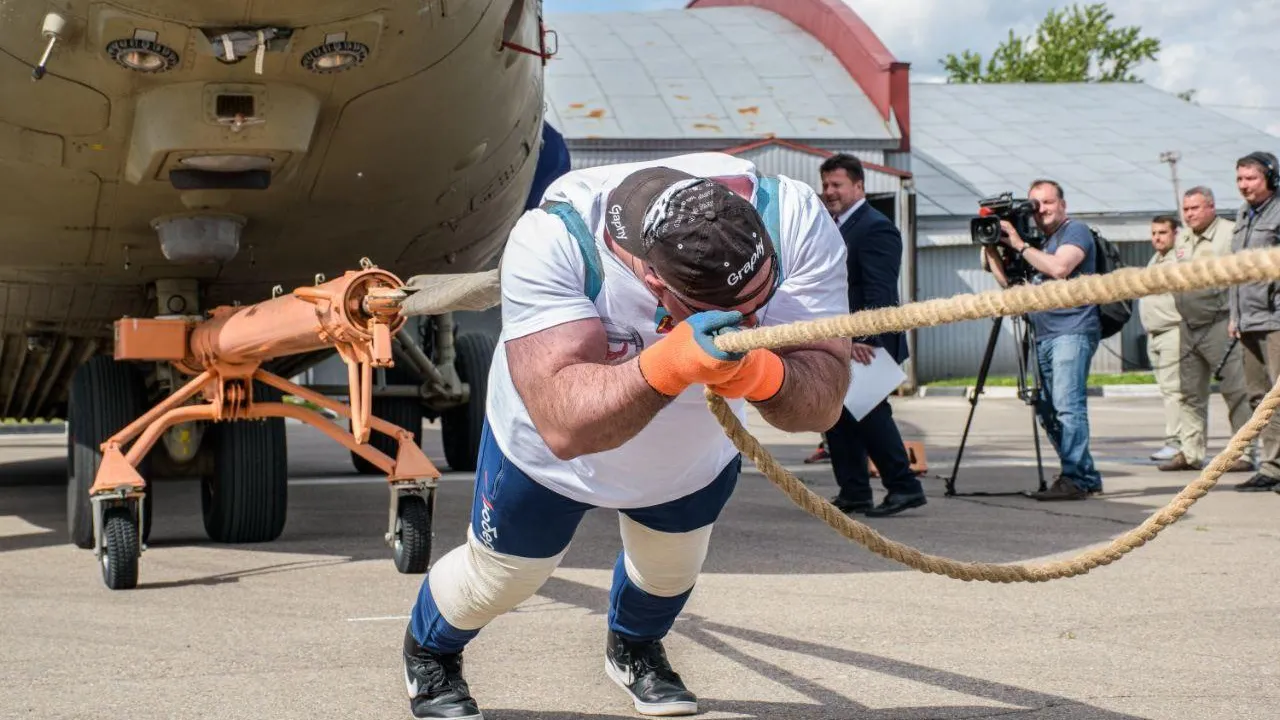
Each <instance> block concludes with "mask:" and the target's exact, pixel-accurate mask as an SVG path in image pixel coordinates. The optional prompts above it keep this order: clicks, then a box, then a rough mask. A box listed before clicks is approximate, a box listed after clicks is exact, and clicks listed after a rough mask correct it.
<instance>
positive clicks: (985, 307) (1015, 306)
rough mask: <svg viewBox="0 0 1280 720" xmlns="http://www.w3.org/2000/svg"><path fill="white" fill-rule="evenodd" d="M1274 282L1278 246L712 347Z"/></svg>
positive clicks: (814, 324)
mask: <svg viewBox="0 0 1280 720" xmlns="http://www.w3.org/2000/svg"><path fill="white" fill-rule="evenodd" d="M1278 278H1280V248H1269V249H1265V250H1244V251H1241V252H1238V253H1234V254H1231V255H1227V256H1224V257H1215V258H1208V259H1204V260H1195V261H1192V262H1185V263H1162V264H1160V265H1156V266H1153V267H1146V268H1119V269H1117V270H1115V271H1113V272H1110V273H1107V274H1106V275H1082V276H1080V277H1077V278H1074V279H1071V280H1060V281H1054V282H1049V283H1045V284H1044V285H1019V286H1016V287H1012V288H1009V289H1008V290H1000V289H996V290H989V291H987V292H983V293H976V294H968V295H955V296H953V297H947V298H938V299H935V300H926V301H924V302H916V303H910V304H907V305H902V306H899V307H889V308H879V309H876V310H864V311H862V312H857V313H853V314H850V315H840V316H838V317H829V318H822V319H820V320H804V321H801V322H796V323H791V324H789V325H777V326H773V327H763V328H750V329H746V330H740V331H737V332H732V333H727V334H725V335H721V336H720V337H717V338H716V341H715V342H716V347H718V348H720V349H721V350H724V351H726V352H746V351H747V350H752V349H755V348H778V347H785V346H788V345H800V344H803V343H807V342H814V341H816V340H826V339H830V338H856V337H866V336H868V335H878V334H880V333H884V332H896V331H901V330H912V329H915V328H922V327H932V326H934V325H945V324H947V323H953V322H959V321H961V320H978V319H982V318H992V317H996V316H1009V315H1021V314H1022V313H1027V312H1035V311H1039V310H1050V309H1054V308H1069V307H1077V306H1079V305H1101V304H1104V303H1109V302H1114V301H1116V300H1128V299H1132V298H1138V297H1144V296H1147V295H1160V294H1163V293H1167V292H1184V291H1187V290H1201V289H1204V288H1210V287H1225V286H1228V285H1239V284H1241V283H1250V282H1260V281H1264V280H1275V279H1278Z"/></svg>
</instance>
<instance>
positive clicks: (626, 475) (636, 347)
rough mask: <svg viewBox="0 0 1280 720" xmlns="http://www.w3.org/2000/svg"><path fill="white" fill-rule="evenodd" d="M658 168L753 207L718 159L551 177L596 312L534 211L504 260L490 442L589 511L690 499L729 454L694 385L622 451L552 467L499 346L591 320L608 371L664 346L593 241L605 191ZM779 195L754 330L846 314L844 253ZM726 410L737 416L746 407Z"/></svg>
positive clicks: (621, 274)
mask: <svg viewBox="0 0 1280 720" xmlns="http://www.w3.org/2000/svg"><path fill="white" fill-rule="evenodd" d="M659 165H661V166H666V167H671V168H675V169H678V170H683V171H685V172H687V173H689V174H691V175H696V176H700V177H728V176H745V177H747V178H750V184H751V187H752V188H753V190H752V193H753V194H752V199H753V200H754V187H755V178H756V169H755V166H754V164H752V163H751V162H749V161H746V160H743V159H741V158H737V157H734V156H732V155H726V154H723V153H698V154H692V155H682V156H678V157H671V158H665V159H662V160H654V161H649V162H641V163H631V164H626V165H609V166H604V167H593V168H584V169H582V170H577V171H574V172H570V173H568V174H566V175H564V176H562V177H560V178H559V179H557V180H556V181H555V182H554V183H553V184H552V185H551V186H550V187H548V188H547V191H546V193H545V195H544V196H543V197H544V200H548V201H556V200H559V201H567V202H569V203H571V204H572V205H573V206H574V207H575V208H576V209H577V211H578V213H579V214H580V215H581V216H582V219H583V221H584V222H585V223H586V225H587V227H588V228H590V229H591V230H592V232H593V233H594V234H595V239H596V246H597V248H598V249H599V251H600V259H601V265H602V275H603V284H604V287H603V289H602V290H601V292H600V294H599V296H598V297H597V298H596V300H595V302H594V303H593V302H592V301H591V300H590V298H588V297H587V294H586V292H585V282H584V278H585V273H586V265H585V263H584V261H583V259H582V255H581V251H580V250H579V248H578V245H577V241H575V240H574V239H573V237H572V236H571V235H570V234H569V232H568V231H567V230H566V228H565V226H564V223H563V222H562V221H561V220H560V218H558V217H556V216H554V215H551V214H549V213H547V212H545V211H543V210H541V209H534V210H530V211H529V212H527V213H525V214H524V216H522V217H521V218H520V220H519V221H518V222H517V223H516V225H515V228H514V229H513V230H512V231H511V236H510V238H509V240H508V241H507V246H506V250H505V252H504V255H503V259H502V270H501V277H502V335H501V337H500V338H499V341H498V349H497V352H496V353H495V355H494V358H493V365H492V369H491V371H490V374H489V397H488V408H487V413H488V419H489V424H490V427H491V428H492V431H493V437H494V440H495V441H496V442H497V444H498V447H499V448H501V449H502V452H503V453H504V454H505V455H506V456H507V458H508V459H509V460H510V461H511V462H512V463H514V464H515V465H516V467H518V468H520V469H521V470H522V471H524V473H525V474H526V475H528V476H529V477H530V478H531V479H533V480H534V481H535V482H538V483H539V484H541V485H543V486H545V487H547V488H550V489H551V490H553V491H555V492H557V493H560V494H561V495H564V496H566V497H569V498H572V499H574V500H578V501H580V502H584V503H588V504H590V505H594V506H597V507H606V508H636V507H649V506H652V505H658V504H661V503H664V502H668V501H670V500H675V499H676V498H680V497H683V496H685V495H688V494H690V493H693V492H696V491H697V490H700V489H702V488H703V487H705V486H706V485H708V484H710V483H711V481H712V480H714V479H715V478H716V476H717V475H718V474H719V473H720V471H721V470H722V469H724V467H725V466H726V465H727V464H728V463H729V462H730V461H731V460H732V459H733V458H734V456H735V455H736V454H737V452H738V451H737V449H736V448H734V447H733V444H732V443H731V442H730V441H729V438H728V437H727V436H726V435H725V434H724V430H722V429H721V427H720V424H719V423H717V422H716V419H715V417H714V416H712V414H711V412H710V411H709V410H708V408H707V405H706V400H705V397H704V395H703V392H704V387H703V386H702V385H694V386H691V387H690V388H689V389H688V390H686V391H685V392H684V393H682V394H681V395H680V396H679V397H677V398H676V399H675V400H674V401H672V402H671V404H669V405H668V406H667V407H665V408H663V409H662V410H661V411H660V412H659V413H658V414H657V415H656V416H655V417H654V418H653V420H652V421H651V422H650V423H649V424H648V425H647V426H646V427H645V428H644V429H643V430H641V431H640V433H639V434H637V435H636V436H635V437H633V438H632V439H631V440H629V441H628V442H626V443H625V444H624V445H622V446H621V447H618V448H615V449H613V450H609V451H606V452H601V453H594V454H591V455H583V456H580V457H577V458H574V459H572V460H568V461H565V460H560V459H559V458H557V457H556V456H555V455H554V454H553V453H552V452H551V450H550V449H549V448H548V447H547V445H546V443H545V442H544V441H543V440H542V437H541V436H540V435H539V434H538V431H537V429H536V428H535V427H534V424H533V421H532V420H531V419H530V417H529V413H528V411H527V409H526V408H525V404H524V402H523V401H522V400H521V398H520V395H519V393H517V392H516V389H515V386H514V384H513V383H512V381H511V373H510V371H509V369H508V366H507V354H506V349H505V343H506V342H507V341H509V340H512V339H515V338H520V337H524V336H526V335H530V334H532V333H535V332H538V331H539V330H545V329H547V328H550V327H553V326H556V325H562V324H564V323H566V322H572V321H575V320H583V319H586V318H599V319H600V320H601V321H602V322H603V323H604V327H605V330H606V333H607V335H608V337H609V362H612V363H621V362H625V361H626V360H628V359H630V358H632V357H634V356H636V355H637V354H639V352H640V351H641V350H643V349H644V348H646V347H649V346H652V345H653V343H655V342H657V341H658V340H659V339H660V338H661V337H662V336H661V335H659V334H658V331H657V322H656V313H657V309H658V303H657V300H656V298H655V297H654V296H653V294H652V293H650V292H649V290H648V289H647V288H645V286H644V284H643V283H642V282H641V281H640V279H639V278H637V277H636V276H635V274H633V273H632V272H631V270H630V269H629V268H628V267H627V266H626V265H624V264H623V263H622V261H621V260H619V259H618V257H617V256H616V255H614V254H613V253H612V252H611V251H610V250H609V248H608V246H607V245H605V243H604V241H603V239H602V238H603V228H604V212H603V210H604V208H603V205H604V202H605V199H606V198H607V197H608V194H609V192H610V191H611V190H612V189H613V188H614V187H616V186H617V185H618V184H619V183H620V182H621V181H622V179H623V178H625V177H626V176H627V175H628V174H629V173H631V172H633V171H635V170H638V169H640V168H643V167H653V166H659ZM778 194H779V198H778V203H779V209H780V218H779V227H780V228H781V234H782V240H781V245H782V268H783V272H784V273H785V274H786V279H785V280H784V281H783V283H782V285H781V286H780V287H779V288H778V291H777V293H775V294H774V296H773V298H772V299H770V301H769V303H768V304H767V305H765V307H764V308H763V310H762V311H761V312H760V313H759V314H758V315H757V317H758V318H759V321H760V324H761V325H781V324H786V323H791V322H795V321H798V320H813V319H817V318H820V317H828V316H833V315H842V314H846V313H848V312H849V295H848V280H847V268H846V265H845V246H844V241H843V240H842V238H841V236H840V232H839V231H838V230H837V229H836V226H835V224H834V223H833V222H832V220H831V216H830V215H829V214H828V213H827V211H826V209H825V208H824V207H823V205H822V203H821V201H820V200H819V198H818V196H817V194H816V193H815V192H814V191H813V189H812V188H810V187H809V186H808V185H805V184H804V183H801V182H798V181H796V180H792V179H790V178H785V177H781V178H779V191H778ZM575 391H577V392H583V393H591V392H592V390H591V388H575ZM729 402H730V405H731V407H733V408H734V410H735V412H736V413H737V414H738V416H739V417H740V418H745V409H746V401H744V400H735V401H729Z"/></svg>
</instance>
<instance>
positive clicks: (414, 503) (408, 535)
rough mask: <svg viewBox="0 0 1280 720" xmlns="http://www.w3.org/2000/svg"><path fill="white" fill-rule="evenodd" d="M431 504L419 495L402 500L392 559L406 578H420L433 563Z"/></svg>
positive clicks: (397, 516) (397, 518)
mask: <svg viewBox="0 0 1280 720" xmlns="http://www.w3.org/2000/svg"><path fill="white" fill-rule="evenodd" d="M428 492H430V491H428ZM432 505H434V503H428V502H427V501H426V500H424V499H423V498H422V497H421V496H418V495H406V496H404V497H402V498H400V507H399V508H398V509H397V511H396V538H395V540H396V542H395V548H394V552H393V557H394V558H395V561H396V569H397V570H399V571H400V572H401V573H404V574H405V575H420V574H422V573H424V572H426V571H427V567H428V566H429V565H430V564H431V523H432V517H431V514H432V513H431V506H432Z"/></svg>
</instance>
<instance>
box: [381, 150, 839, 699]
mask: <svg viewBox="0 0 1280 720" xmlns="http://www.w3.org/2000/svg"><path fill="white" fill-rule="evenodd" d="M544 200H545V204H544V205H543V207H542V208H540V209H536V210H531V211H529V212H527V213H525V215H524V216H523V217H522V218H521V219H520V221H519V222H518V223H517V224H516V226H515V228H514V229H513V231H512V233H511V236H510V239H509V240H508V243H507V246H506V251H505V254H504V256H503V260H502V267H501V282H502V320H503V323H502V336H501V338H500V341H499V345H498V348H497V352H496V353H495V355H494V359H493V368H492V371H491V372H490V376H489V395H488V405H487V417H488V421H487V423H486V425H485V430H484V434H483V438H482V441H481V449H480V456H479V460H478V467H477V469H476V486H475V498H474V501H473V505H472V513H471V525H470V528H469V529H468V534H467V539H466V542H465V543H464V544H463V545H461V546H460V547H457V548H455V549H454V550H453V551H451V552H449V553H448V554H446V555H445V556H444V557H442V558H440V560H439V561H438V562H437V563H436V564H435V567H433V568H432V570H431V572H430V573H429V575H428V576H427V578H426V580H425V581H424V582H423V583H422V587H421V591H420V593H419V596H418V600H417V603H416V604H415V606H414V609H413V613H412V620H411V621H410V623H409V626H408V627H407V628H406V630H405V636H404V643H403V653H404V662H405V682H406V684H407V686H408V689H409V696H410V707H411V710H412V712H413V716H414V717H415V718H419V719H423V718H451V719H452V720H462V719H464V718H465V719H470V720H479V719H480V718H481V717H482V715H481V713H480V710H479V707H478V704H477V703H476V701H475V700H474V699H473V698H472V697H471V694H470V690H469V687H468V684H467V682H466V680H464V679H463V676H462V651H463V648H464V647H465V646H466V645H467V643H469V642H471V640H472V639H474V638H475V637H476V635H477V634H478V633H479V632H480V630H481V629H482V628H483V627H484V626H485V625H487V624H488V623H489V622H490V621H492V620H493V619H494V618H496V617H498V616H499V615H501V614H503V613H505V612H507V611H509V610H511V609H513V608H515V607H516V606H517V605H518V604H520V603H521V602H523V601H524V600H526V599H527V598H529V597H530V596H532V595H533V594H534V593H535V592H537V591H538V589H539V588H540V587H541V586H542V584H543V583H544V582H546V580H547V578H548V577H550V576H551V574H552V572H553V571H554V570H555V569H556V567H557V565H559V563H560V561H561V559H562V558H563V557H564V555H565V552H566V551H567V550H568V547H569V543H570V541H571V540H572V539H573V535H574V533H575V531H576V530H577V527H578V523H579V522H580V521H581V519H582V517H583V515H584V514H585V513H586V512H587V511H588V510H590V509H592V508H597V507H599V508H607V509H613V510H617V511H618V521H619V524H620V529H621V535H622V546H623V551H622V552H621V553H620V554H619V555H618V559H617V562H616V565H615V567H614V572H613V584H612V588H611V591H610V593H609V608H608V616H607V627H608V632H607V634H606V637H605V638H604V642H603V643H602V644H603V645H604V650H605V652H604V658H602V660H603V663H602V664H603V665H604V669H605V672H606V674H607V675H608V677H609V678H610V679H612V680H613V681H614V682H615V683H617V684H618V685H620V686H621V687H622V688H623V689H624V690H625V691H626V692H627V693H628V695H629V696H630V699H631V701H632V703H633V705H634V707H635V709H636V710H637V711H639V712H640V713H643V714H647V715H685V714H692V713H695V712H697V708H698V705H697V700H696V698H695V697H694V695H693V693H691V692H689V690H688V689H686V687H685V685H684V682H683V680H682V679H681V678H680V676H679V674H677V673H676V672H675V671H674V670H673V669H672V666H671V664H670V662H669V661H668V660H667V655H666V651H665V650H664V648H663V645H662V638H663V637H664V636H665V635H666V634H667V633H668V632H669V631H670V629H671V627H672V624H673V623H674V621H675V619H676V616H677V615H679V613H680V612H681V610H682V608H683V607H684V604H685V602H686V601H687V600H688V598H689V596H690V593H691V592H692V590H693V586H694V583H695V581H696V580H697V577H698V573H699V572H700V570H701V567H702V563H703V560H704V559H705V557H706V554H707V548H708V543H709V541H710V537H711V528H712V524H713V523H714V522H715V520H716V518H717V517H718V516H719V514H720V511H721V508H723V507H724V504H725V502H726V501H727V500H728V499H729V496H730V494H731V493H732V492H733V488H734V486H735V483H736V482H737V478H738V472H739V469H740V467H741V463H742V460H741V457H740V455H739V454H738V452H737V450H736V449H735V448H734V447H733V445H732V443H731V442H730V441H729V439H728V438H727V437H726V436H725V433H724V431H723V429H721V427H720V425H719V423H717V422H716V420H715V417H714V416H713V415H712V414H711V413H710V412H709V411H708V409H707V406H706V400H705V398H704V394H703V393H704V388H710V389H711V390H712V391H714V392H716V393H718V394H719V395H721V396H723V397H725V398H726V399H728V400H729V402H730V404H731V406H732V407H733V408H734V409H735V411H736V413H737V414H738V416H739V417H740V418H741V417H745V411H746V404H747V403H748V402H749V403H751V404H752V405H753V406H754V408H755V409H756V411H758V412H759V414H760V415H761V417H763V419H764V420H765V421H766V422H769V423H770V424H772V425H773V426H775V427H778V428H780V429H782V430H786V431H788V432H820V431H822V430H826V429H827V428H829V427H831V426H832V425H833V424H834V423H835V421H836V418H837V417H839V415H840V411H841V409H842V402H843V399H844V395H845V391H846V390H847V388H848V384H849V363H850V352H851V351H850V342H849V341H848V340H847V339H834V340H824V341H817V342H810V343H805V344H801V345H797V346H794V347H788V348H782V349H778V350H777V351H772V350H762V349H761V350H753V351H751V352H749V353H746V354H745V355H744V354H735V353H727V352H724V351H722V350H719V349H717V347H716V345H715V342H714V340H715V337H716V336H717V335H720V334H722V333H724V332H727V331H732V330H733V329H735V328H737V327H739V326H742V325H745V326H750V325H756V324H759V325H781V324H787V323H793V322H797V321H801V320H815V319H818V318H823V317H832V316H837V315H843V314H845V313H847V312H848V307H849V305H848V290H847V282H846V270H845V246H844V243H843V242H842V240H841V237H840V233H839V232H838V231H837V230H836V227H835V225H834V224H833V223H832V222H831V219H830V217H829V216H828V215H827V214H826V211H825V210H824V209H823V205H822V201H821V200H820V199H819V198H818V196H817V194H816V193H815V192H814V191H813V190H812V189H811V188H809V187H808V186H807V185H805V184H803V183H800V182H797V181H795V180H791V179H789V178H762V177H760V176H759V175H758V174H757V172H756V170H755V167H754V165H752V164H751V163H750V162H748V161H745V160H742V159H740V158H736V157H733V156H731V155H725V154H721V153H703V154H694V155H685V156H679V157H674V158H667V159H665V160H658V161H652V162H646V163H636V164H628V165H614V166H604V167H593V168H585V169H582V170H577V171H574V172H570V173H568V174H566V175H565V176H563V177H561V178H560V179H559V180H557V181H555V182H554V183H552V185H551V186H550V187H549V188H548V189H547V192H546V193H545V195H544ZM546 668H547V672H548V673H555V672H558V668H559V665H557V664H556V662H555V661H554V659H553V658H549V659H548V660H547V663H546ZM498 679H499V677H498V675H497V671H496V670H495V671H494V681H495V682H496V681H498Z"/></svg>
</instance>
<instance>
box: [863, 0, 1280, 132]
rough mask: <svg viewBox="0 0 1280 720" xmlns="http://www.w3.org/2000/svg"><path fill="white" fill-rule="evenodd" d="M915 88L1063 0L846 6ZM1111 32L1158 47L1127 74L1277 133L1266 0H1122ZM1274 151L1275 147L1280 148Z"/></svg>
mask: <svg viewBox="0 0 1280 720" xmlns="http://www.w3.org/2000/svg"><path fill="white" fill-rule="evenodd" d="M844 2H845V3H846V4H848V5H849V6H850V7H852V8H853V9H854V11H855V12H857V13H858V14H859V15H860V16H861V17H862V19H863V20H865V21H866V22H867V24H868V25H870V26H871V28H872V30H874V31H875V32H876V34H877V35H878V36H879V37H880V40H881V41H882V42H884V44H885V45H886V46H887V47H888V48H889V51H890V52H892V53H893V54H894V55H895V56H896V57H897V58H898V59H899V60H903V61H906V62H909V63H911V75H912V78H913V79H915V80H916V81H917V82H921V81H924V82H927V81H937V80H938V79H939V78H941V77H943V75H944V73H943V71H942V66H941V65H940V64H939V60H941V59H942V58H944V57H946V55H947V53H956V54H959V53H961V52H962V51H964V50H966V49H968V50H973V51H975V52H977V53H980V54H981V55H982V56H983V58H984V59H985V58H987V57H990V55H991V52H992V51H993V50H995V48H996V46H997V45H999V44H1000V43H1001V42H1002V41H1003V40H1004V39H1005V38H1006V37H1008V34H1009V31H1010V30H1011V29H1012V30H1013V32H1014V34H1016V35H1018V36H1025V35H1028V34H1030V33H1031V32H1033V31H1034V30H1035V27H1036V26H1037V25H1038V24H1039V23H1040V21H1041V20H1042V19H1043V18H1044V16H1045V14H1046V13H1047V12H1048V11H1049V10H1050V9H1051V8H1054V7H1060V8H1061V7H1068V6H1069V5H1070V3H1068V2H1065V0H1058V1H1054V0H1025V1H1023V2H1017V3H1014V2H1009V0H949V1H948V0H844ZM1109 7H1110V8H1111V10H1112V12H1113V13H1114V14H1115V20H1114V21H1113V23H1112V24H1113V26H1115V25H1121V26H1127V25H1137V26H1138V27H1140V28H1141V30H1142V34H1143V35H1144V36H1149V37H1156V38H1159V39H1160V42H1161V52H1160V54H1159V56H1158V59H1157V62H1154V63H1150V62H1148V63H1144V64H1143V65H1141V66H1139V67H1138V68H1136V69H1135V71H1134V74H1135V75H1137V76H1138V77H1139V78H1141V79H1142V80H1143V81H1145V82H1148V83H1150V84H1151V85H1153V86H1155V87H1158V88H1160V89H1161V90H1165V91H1167V92H1171V93H1179V92H1182V91H1185V90H1190V89H1195V90H1196V95H1195V100H1196V102H1198V103H1199V104H1201V105H1203V106H1205V107H1209V108H1211V109H1213V110H1215V111H1217V112H1220V113H1222V114H1225V115H1229V116H1231V117H1234V118H1236V119H1238V120H1240V121H1242V122H1246V123H1249V124H1250V125H1253V126H1255V127H1258V128H1261V129H1263V130H1266V131H1267V132H1271V133H1273V134H1280V73H1275V72H1272V71H1270V70H1269V69H1268V66H1269V65H1270V62H1271V57H1272V52H1273V50H1274V46H1275V45H1276V40H1275V37H1274V36H1275V29H1276V28H1277V27H1280V3H1276V2H1274V1H1273V0H1228V2H1226V3H1222V4H1214V3H1207V2H1203V1H1202V0H1124V1H1123V2H1113V3H1110V4H1109ZM1278 144H1280V143H1278Z"/></svg>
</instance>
